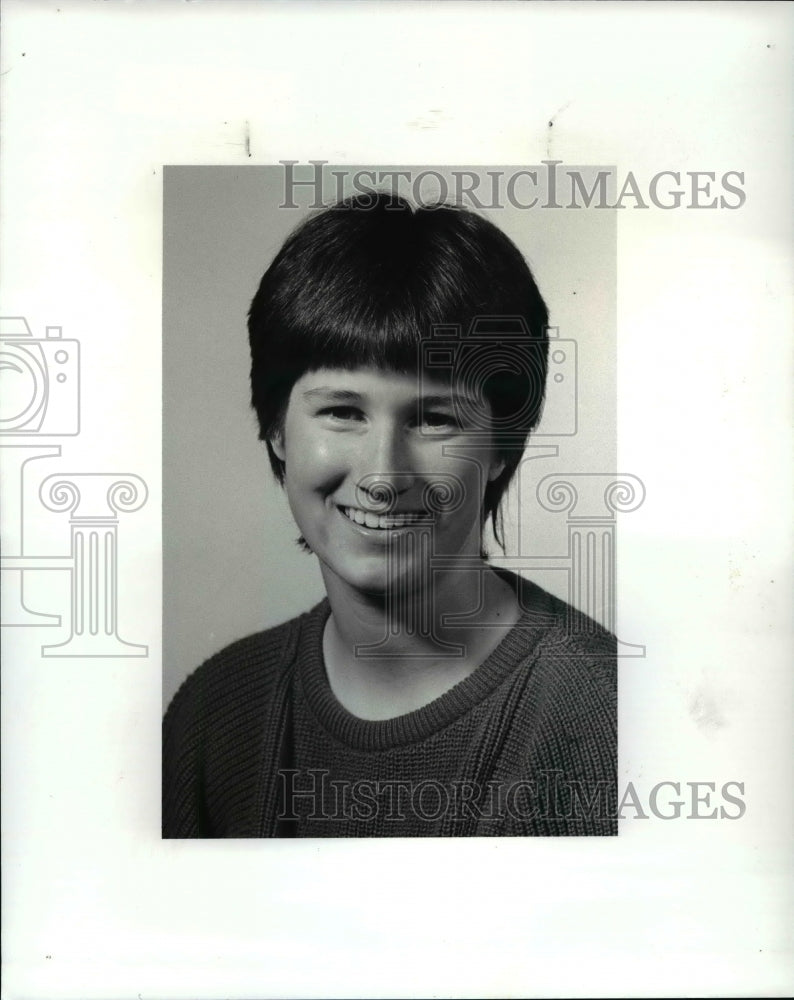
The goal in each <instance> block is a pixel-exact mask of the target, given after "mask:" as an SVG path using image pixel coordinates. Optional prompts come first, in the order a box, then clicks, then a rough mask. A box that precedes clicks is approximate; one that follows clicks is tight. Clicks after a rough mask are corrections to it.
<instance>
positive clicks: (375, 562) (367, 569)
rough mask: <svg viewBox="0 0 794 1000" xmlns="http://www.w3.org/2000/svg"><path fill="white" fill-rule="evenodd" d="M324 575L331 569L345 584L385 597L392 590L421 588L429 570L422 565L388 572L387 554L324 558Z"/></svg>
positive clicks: (392, 591)
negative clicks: (375, 556)
mask: <svg viewBox="0 0 794 1000" xmlns="http://www.w3.org/2000/svg"><path fill="white" fill-rule="evenodd" d="M320 561H321V564H322V567H323V575H325V573H326V572H327V573H330V575H331V576H333V577H334V578H335V579H336V580H338V581H340V582H341V583H343V584H344V585H346V586H348V587H350V588H352V589H353V590H357V591H359V593H362V594H366V595H367V596H369V597H377V598H386V597H388V595H389V594H408V593H415V592H418V591H420V590H422V589H423V588H422V583H423V580H425V578H426V577H427V573H426V572H423V571H422V570H421V568H420V567H419V566H405V567H403V568H401V569H398V570H397V571H394V570H393V571H392V572H389V567H388V562H387V560H386V558H385V557H384V556H380V557H378V558H373V557H370V558H355V559H346V560H345V559H343V560H337V559H334V560H329V559H325V558H321V560H320Z"/></svg>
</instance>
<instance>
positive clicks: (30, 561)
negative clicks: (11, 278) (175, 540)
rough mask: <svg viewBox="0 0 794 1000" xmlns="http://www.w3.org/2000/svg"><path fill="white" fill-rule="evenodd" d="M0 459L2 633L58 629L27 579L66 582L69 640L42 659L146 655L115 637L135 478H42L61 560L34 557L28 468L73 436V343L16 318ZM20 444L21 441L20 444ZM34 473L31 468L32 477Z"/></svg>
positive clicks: (2, 365) (7, 347)
mask: <svg viewBox="0 0 794 1000" xmlns="http://www.w3.org/2000/svg"><path fill="white" fill-rule="evenodd" d="M0 388H1V389H2V407H1V408H0V457H2V463H3V517H2V523H3V552H2V556H1V557H0V572H1V574H2V584H3V586H2V598H3V600H2V620H0V624H1V625H2V626H3V627H28V628H30V627H42V626H45V627H49V628H53V627H58V626H61V624H62V620H61V616H60V615H57V614H48V613H46V612H42V611H39V610H34V609H32V608H30V607H28V606H27V604H26V601H25V580H26V577H27V576H28V574H32V573H39V572H42V571H47V572H55V571H58V570H61V571H67V572H69V573H70V574H71V588H70V601H71V609H70V614H69V628H70V631H69V635H68V636H67V638H66V639H64V640H63V641H62V642H53V643H49V644H47V645H44V646H42V648H41V652H42V655H43V656H70V657H71V656H80V657H83V656H103V657H106V656H113V657H116V656H147V655H148V647H147V646H146V645H143V644H141V643H133V642H127V641H125V640H124V639H122V638H121V637H120V636H119V634H118V617H119V616H118V525H119V514H121V513H131V512H133V511H136V510H138V509H140V507H142V506H143V504H144V503H145V502H146V499H147V489H146V484H145V483H144V481H143V479H141V478H140V476H137V475H133V474H127V473H101V472H79V473H69V474H65V475H64V474H54V475H53V474H51V475H49V476H46V478H45V479H44V481H43V482H42V483H41V485H40V487H39V490H38V492H37V493H36V494H35V496H36V498H37V500H38V501H39V502H40V503H41V504H42V506H43V507H44V508H45V509H47V510H50V511H54V512H61V511H67V510H68V511H69V513H70V519H69V521H70V533H71V542H70V550H69V553H68V555H60V554H58V555H56V554H53V553H49V554H47V553H42V552H40V551H39V552H35V548H36V546H35V539H32V538H31V537H30V536H31V532H30V531H29V530H27V531H26V524H25V520H26V519H25V514H26V513H27V514H28V515H29V516H28V521H29V522H30V521H31V520H32V519H33V518H32V516H31V515H33V514H36V513H38V511H33V510H31V509H30V507H28V510H27V512H26V510H25V505H26V503H27V504H28V505H30V502H31V495H32V493H31V491H30V489H29V485H30V484H29V483H28V482H27V479H28V478H29V472H30V470H29V465H30V463H31V462H33V461H34V460H41V459H53V458H59V457H60V455H61V445H60V444H57V443H55V442H53V441H52V440H51V439H52V438H58V437H69V436H75V435H77V434H79V433H80V344H79V342H78V341H77V340H75V339H65V338H63V336H62V330H61V327H55V326H48V327H47V328H46V336H45V337H44V338H42V339H39V338H35V337H34V336H33V334H32V333H31V330H30V327H29V326H28V323H27V321H26V320H25V319H24V318H23V317H20V316H14V317H5V318H0ZM20 439H22V440H20ZM37 468H38V466H34V471H35V470H36V469H37Z"/></svg>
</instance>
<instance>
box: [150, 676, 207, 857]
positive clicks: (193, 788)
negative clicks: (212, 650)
mask: <svg viewBox="0 0 794 1000" xmlns="http://www.w3.org/2000/svg"><path fill="white" fill-rule="evenodd" d="M201 687H202V678H201V671H196V673H194V674H192V675H191V676H190V677H188V678H187V680H186V681H184V683H183V684H182V686H181V687H180V689H179V690H178V691H177V693H176V694H175V695H174V698H173V700H172V701H171V704H170V705H169V706H168V711H167V712H166V714H165V718H164V720H163V789H162V794H163V799H162V835H163V837H164V838H166V839H172V838H173V839H176V838H187V837H208V836H212V834H211V832H209V831H208V829H207V822H206V809H205V805H204V794H203V784H204V782H203V773H204V761H203V747H204V745H205V740H204V739H203V733H202V727H203V720H202V716H203V713H202V711H201V702H202V698H201Z"/></svg>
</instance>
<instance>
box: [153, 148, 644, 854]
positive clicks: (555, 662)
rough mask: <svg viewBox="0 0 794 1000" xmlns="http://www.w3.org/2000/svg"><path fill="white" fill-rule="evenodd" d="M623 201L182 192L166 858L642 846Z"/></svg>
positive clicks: (261, 179)
mask: <svg viewBox="0 0 794 1000" xmlns="http://www.w3.org/2000/svg"><path fill="white" fill-rule="evenodd" d="M615 181H616V178H615V177H614V171H610V170H593V169H578V170H572V169H570V168H568V169H566V170H564V171H560V170H559V169H558V164H557V163H556V162H554V161H550V162H547V163H545V164H541V165H540V166H539V167H537V168H535V169H524V170H520V171H519V170H516V169H515V168H501V169H497V168H490V169H487V170H485V169H483V168H477V169H471V168H469V169H463V168H461V169H448V170H446V171H444V172H440V171H439V170H438V169H434V168H429V167H425V168H421V167H420V168H416V167H414V168H405V167H402V168H392V169H388V168H385V167H375V168H369V169H364V168H358V169H352V170H351V169H340V168H338V167H333V166H331V165H327V164H325V165H324V164H320V163H318V162H315V163H314V164H307V165H304V166H303V167H300V166H299V165H296V164H294V163H285V164H278V165H274V166H273V167H266V168H257V167H243V168H242V169H239V170H235V169H233V168H202V167H198V168H195V169H194V168H190V167H184V168H178V167H177V168H174V167H169V168H167V169H166V172H165V190H164V234H165V239H166V243H165V247H164V352H165V353H164V358H165V365H164V396H163V398H164V414H163V418H164V420H163V424H164V439H165V442H166V445H165V449H164V466H163V475H164V517H165V522H164V528H163V535H164V574H165V587H164V593H165V603H164V612H163V624H164V640H165V645H164V648H165V655H164V665H167V668H168V669H169V670H170V671H172V674H171V675H169V676H168V677H164V689H165V690H170V689H173V687H174V681H173V680H172V676H173V672H174V671H175V667H176V665H178V664H179V663H180V661H181V662H183V663H184V662H185V661H186V660H187V663H188V664H190V658H192V659H193V660H194V661H196V662H197V661H198V659H199V658H200V656H201V653H202V652H204V653H205V654H208V653H215V654H216V655H215V656H214V657H213V658H212V659H210V658H209V657H207V662H206V663H205V665H204V666H202V668H201V669H200V670H199V671H196V672H195V674H194V675H192V676H191V677H190V679H189V680H188V681H187V682H186V683H185V685H184V687H183V688H182V689H181V690H180V691H179V693H178V695H175V696H174V699H173V704H172V705H171V706H170V707H169V711H168V715H167V718H166V724H165V730H164V739H163V769H164V770H163V776H164V777H163V781H164V799H163V835H164V836H166V837H256V836H303V837H328V836H340V837H341V836H348V837H349V836H381V837H382V836H466V835H468V836H493V835H521V834H525V835H541V836H556V835H571V836H585V835H613V834H616V833H617V808H618V801H617V643H616V639H615V636H614V634H613V633H612V631H611V628H613V627H614V621H615V617H616V616H615V548H616V539H615V515H616V513H617V512H618V511H619V510H624V511H628V510H631V509H633V508H636V507H638V506H639V505H640V503H641V501H642V484H641V483H640V482H639V481H638V479H637V478H636V477H624V478H623V479H619V478H618V477H617V476H616V475H615V471H614V468H615V445H616V435H615V413H616V398H615V335H614V317H615V279H616V268H615V256H616V215H615V213H616V211H617V208H616V207H615V205H614V199H615V198H618V197H619V192H616V191H615V190H614V188H615ZM364 184H368V185H370V187H368V188H367V187H364V186H363V185H364ZM390 185H391V186H390ZM340 189H341V190H340ZM348 190H351V191H353V192H354V193H352V194H350V193H347V191H348ZM403 191H404V192H405V193H403ZM563 191H564V193H563ZM329 192H332V195H331V197H332V198H335V197H337V196H338V195H339V194H341V197H340V198H339V200H336V201H334V200H331V201H330V202H329V203H328V204H324V201H323V199H324V198H325V197H327V196H328V194H329ZM610 195H611V197H612V202H609V200H608V199H609V198H610ZM559 199H563V201H560V200H559ZM588 200H590V202H591V204H590V205H589V206H588V204H587V202H588ZM608 204H612V207H611V208H607V205H608ZM208 205H209V206H214V209H213V210H211V211H208V210H207V208H206V206H208ZM318 206H320V207H318ZM472 206H478V207H479V211H477V210H475V209H474V208H473V207H472ZM484 206H490V211H488V212H487V214H486V210H485V208H484ZM535 206H541V208H540V210H539V211H536V212H534V213H533V212H532V208H533V207H535ZM500 225H501V226H502V227H507V228H508V229H509V230H510V231H511V233H512V234H513V237H514V239H517V240H519V241H520V242H521V243H522V244H524V252H523V254H522V251H521V250H520V249H519V247H518V246H517V245H516V243H515V242H514V240H513V239H511V238H510V236H508V235H507V233H506V232H505V231H504V228H499V226H500ZM289 226H291V227H292V228H291V230H290V231H289V233H288V235H287V237H286V239H285V241H284V243H283V244H282V245H281V246H280V247H279V248H278V249H277V252H276V254H275V256H274V257H273V260H272V261H270V260H268V256H267V255H268V253H269V252H271V247H273V245H274V243H275V242H276V241H277V240H279V239H280V235H281V232H282V231H283V230H284V228H285V227H289ZM527 254H528V255H529V256H530V257H531V258H532V260H533V261H537V264H536V265H535V272H536V273H535V275H533V272H532V270H531V269H530V265H529V264H528V263H527V260H526V258H525V255H527ZM271 256H272V253H271ZM246 260H247V266H243V262H244V261H246ZM263 261H264V262H265V263H266V264H267V267H266V269H265V271H264V274H263V275H262V276H261V280H260V277H259V276H258V275H257V272H256V268H257V267H260V268H261V267H264V264H263ZM540 274H542V275H543V281H541V279H540V277H539V276H538V275H540ZM249 275H250V277H248V281H249V285H248V294H247V295H246V293H245V290H244V281H245V279H246V277H247V276H249ZM539 282H540V287H539V284H538V283H539ZM241 286H242V287H241ZM543 287H545V288H546V289H547V292H546V294H547V296H552V295H553V296H554V297H555V299H556V300H557V301H558V302H560V305H559V307H558V308H557V309H555V310H554V311H553V312H551V320H550V307H549V305H548V303H547V301H546V300H544V297H543V293H542V291H541V288H543ZM252 289H253V291H252ZM563 298H565V299H566V300H567V301H566V302H565V305H563V304H562V302H561V300H562V299H563ZM249 299H250V305H249V302H248V300H249ZM243 316H245V317H246V319H247V322H246V323H245V324H244V323H243V321H242V317H243ZM555 317H556V320H557V322H559V323H561V324H563V327H562V329H563V330H565V331H566V333H567V334H568V335H567V336H563V334H562V332H561V328H560V326H555V325H554V323H553V322H552V321H553V320H554V319H555ZM249 354H250V359H249ZM249 369H250V377H249ZM209 385H212V386H213V391H212V392H211V393H208V392H207V387H208V386H209ZM235 394H236V395H237V398H236V399H235V398H234V396H235ZM249 403H250V404H251V406H252V407H253V410H254V413H253V414H252V415H251V416H249V413H248V412H247V411H248V410H249ZM544 404H545V405H547V406H548V409H547V410H544ZM252 417H253V419H252ZM255 439H256V440H257V441H258V453H257V452H256V451H255V450H254V441H255ZM211 442H212V443H211ZM213 443H214V444H213ZM574 443H575V447H572V445H573V444H574ZM208 445H209V446H208ZM572 463H573V464H572ZM267 479H272V480H274V482H275V483H276V484H277V485H279V486H281V487H283V492H284V494H285V495H286V500H287V502H288V506H289V509H290V512H291V515H292V518H293V519H294V521H295V527H294V528H291V527H290V525H289V523H288V520H287V522H286V523H285V519H284V518H283V516H282V511H281V506H283V505H277V499H278V498H274V497H273V496H272V490H271V491H268V490H267V485H268V484H267V482H266V480H267ZM219 484H223V485H222V486H220V485H219ZM508 491H509V496H508ZM544 521H546V522H547V524H545V525H544V523H543V522H544ZM290 533H291V534H292V538H290ZM208 534H211V535H212V540H211V541H210V542H208V541H207V540H206V539H207V536H208ZM486 535H487V538H486ZM560 536H561V537H560ZM285 541H286V542H289V541H292V542H293V543H296V544H297V546H298V548H297V549H296V548H294V547H289V545H288V544H287V545H285V544H284V543H285ZM300 550H303V551H300ZM307 556H308V557H307ZM312 557H313V558H312ZM318 576H319V578H320V581H321V584H320V585H321V588H322V589H321V593H322V592H324V596H325V598H326V599H325V600H321V601H317V603H316V604H315V606H314V608H313V609H311V610H310V607H309V606H307V602H306V595H307V594H312V593H313V592H315V591H316V590H317V589H318V587H317V582H318V581H317V577H318ZM534 577H542V578H543V580H544V582H547V581H548V582H549V584H550V585H551V586H552V587H553V588H554V590H555V591H556V594H555V593H552V592H550V591H548V590H546V589H545V588H544V587H543V586H541V585H539V581H538V580H537V579H534ZM197 579H204V580H206V581H207V584H206V586H204V587H201V588H196V586H195V581H196V580H197ZM293 595H295V596H293ZM569 600H570V601H572V602H574V603H569ZM309 603H311V602H309ZM293 605H294V606H295V608H296V610H297V611H298V612H299V614H298V615H296V616H294V617H291V616H290V614H289V611H290V610H291V609H292V607H293ZM307 612H308V614H306V613H307ZM588 612H589V614H588ZM243 613H244V614H245V616H246V617H245V621H244V622H242V621H241V623H240V625H239V626H238V627H239V628H240V629H242V630H243V631H244V629H245V627H246V625H247V627H248V629H249V630H250V632H251V633H252V634H250V635H247V636H245V637H243V636H242V635H239V636H237V639H238V640H240V641H237V642H235V643H233V644H231V645H229V646H226V647H225V648H224V649H223V650H218V649H213V648H212V646H213V643H215V645H216V646H217V645H218V640H217V639H215V637H216V636H218V635H224V634H225V633H226V632H228V631H229V628H230V622H229V621H227V620H226V616H229V618H230V619H231V620H232V621H237V620H239V619H240V618H241V617H242V616H243ZM591 615H592V617H591ZM280 619H283V620H280ZM271 623H272V627H271V628H270V629H269V630H264V631H261V630H258V628H257V626H259V629H261V626H262V625H263V624H271ZM187 637H191V638H192V640H193V641H192V642H187V641H186V638H187ZM642 652H643V651H642V648H641V647H637V646H634V647H632V646H631V645H629V644H625V645H624V647H623V653H624V654H625V655H634V656H637V655H642Z"/></svg>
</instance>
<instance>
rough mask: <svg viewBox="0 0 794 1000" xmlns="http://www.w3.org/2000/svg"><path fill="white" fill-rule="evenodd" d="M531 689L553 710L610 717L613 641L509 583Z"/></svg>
mask: <svg viewBox="0 0 794 1000" xmlns="http://www.w3.org/2000/svg"><path fill="white" fill-rule="evenodd" d="M514 579H515V581H516V586H517V588H518V590H517V593H518V597H519V602H520V605H521V609H522V617H521V619H520V621H519V623H518V626H517V627H518V628H522V629H524V631H525V634H526V637H527V638H526V641H527V645H528V649H527V656H528V660H529V661H530V662H531V664H532V669H531V674H532V677H533V681H534V686H535V687H536V688H539V689H541V690H547V691H548V694H549V696H551V697H553V699H554V701H555V702H556V704H557V705H558V706H559V707H560V708H562V707H564V706H568V707H569V708H571V709H573V707H574V706H575V705H577V704H578V705H579V706H580V707H581V708H582V709H585V708H590V709H592V710H593V711H596V712H599V711H600V712H602V713H603V711H604V710H605V709H606V710H607V714H608V715H610V716H611V715H613V714H614V709H615V706H616V704H617V639H616V638H615V636H614V635H613V634H612V632H610V631H609V629H607V628H605V627H604V626H603V625H601V624H599V623H598V622H597V621H595V620H594V619H593V618H591V617H589V616H588V615H587V614H585V613H584V612H582V611H579V610H578V609H576V608H575V607H573V606H572V605H571V604H569V603H568V602H567V601H563V600H561V599H560V598H558V597H555V596H554V595H553V594H550V593H549V592H548V591H546V590H544V589H543V588H542V587H539V586H538V585H537V584H535V583H532V582H531V581H529V580H525V579H522V578H519V577H514Z"/></svg>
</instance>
